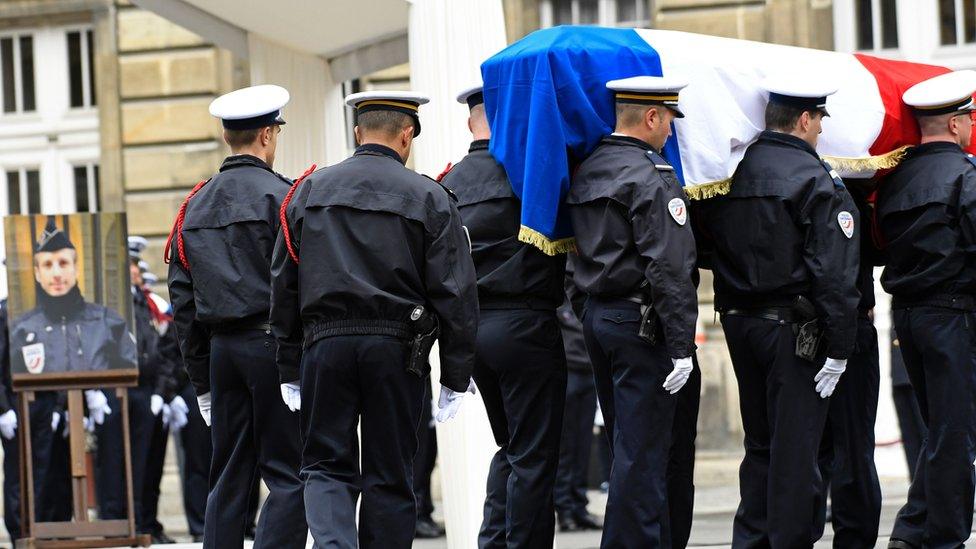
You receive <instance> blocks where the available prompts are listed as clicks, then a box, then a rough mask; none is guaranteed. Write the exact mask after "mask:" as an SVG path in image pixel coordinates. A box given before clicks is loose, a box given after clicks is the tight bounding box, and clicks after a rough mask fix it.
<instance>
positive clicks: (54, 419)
mask: <svg viewBox="0 0 976 549" xmlns="http://www.w3.org/2000/svg"><path fill="white" fill-rule="evenodd" d="M58 425H61V414H59V413H57V412H54V413H53V414H51V430H52V431H57V430H58Z"/></svg>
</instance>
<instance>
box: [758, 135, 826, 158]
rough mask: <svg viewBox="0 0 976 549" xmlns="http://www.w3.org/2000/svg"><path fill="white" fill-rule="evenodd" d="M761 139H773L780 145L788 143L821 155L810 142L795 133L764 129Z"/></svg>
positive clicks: (814, 154)
mask: <svg viewBox="0 0 976 549" xmlns="http://www.w3.org/2000/svg"><path fill="white" fill-rule="evenodd" d="M759 140H762V141H772V142H773V143H778V144H780V145H786V146H788V147H794V148H797V149H801V150H803V151H806V152H808V153H810V154H812V155H813V156H815V157H817V158H820V155H819V154H817V150H816V149H814V148H813V147H811V146H810V144H809V143H807V142H806V141H804V140H802V139H800V138H799V137H797V136H795V135H790V134H788V133H783V132H777V131H773V130H763V132H762V133H761V134H759Z"/></svg>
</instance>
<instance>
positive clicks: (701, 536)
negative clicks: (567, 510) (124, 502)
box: [164, 478, 976, 549]
mask: <svg viewBox="0 0 976 549" xmlns="http://www.w3.org/2000/svg"><path fill="white" fill-rule="evenodd" d="M907 488H908V486H907V482H906V481H905V480H903V479H897V478H887V479H884V482H883V486H882V491H883V493H884V510H883V512H882V518H881V533H882V536H881V537H880V539H879V540H878V545H877V547H879V548H884V547H885V546H886V544H887V541H888V538H887V534H888V532H890V531H891V525H892V522H893V521H894V517H895V513H896V511H897V510H898V508H899V507H900V506H901V504H902V502H903V501H904V498H905V493H906V490H907ZM591 501H592V510H593V511H594V512H597V513H598V514H601V515H602V506H603V504H604V502H605V496H603V495H602V494H600V493H599V492H593V493H592V494H591ZM737 502H738V492H737V488H736V487H735V486H734V485H730V484H725V485H719V486H707V487H702V488H699V489H698V492H697V495H696V512H695V524H694V528H693V530H692V535H691V543H690V546H691V547H701V548H711V549H725V548H728V547H729V543H730V540H731V524H732V516H733V514H734V511H735V505H736V504H737ZM166 522H167V524H170V522H169V521H166ZM173 532H174V533H176V530H175V529H173ZM974 539H976V538H974ZM599 545H600V534H599V532H582V533H568V534H559V535H558V536H557V537H556V547H557V548H558V549H595V548H598V547H599ZM309 546H310V547H311V545H309ZM164 547H169V548H172V549H194V548H198V547H200V545H199V544H189V543H187V544H180V545H169V546H164ZM248 547H249V545H248ZM414 547H415V548H416V549H446V547H447V543H446V542H445V541H444V540H443V539H441V540H418V541H417V542H416V543H414ZM830 547H831V533H830V530H829V527H828V530H827V533H826V534H825V535H824V538H823V539H822V540H821V541H820V542H819V543H817V545H816V548H817V549H825V548H830Z"/></svg>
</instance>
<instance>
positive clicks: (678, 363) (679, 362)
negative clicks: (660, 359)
mask: <svg viewBox="0 0 976 549" xmlns="http://www.w3.org/2000/svg"><path fill="white" fill-rule="evenodd" d="M671 363H672V364H674V369H673V370H671V373H670V374H668V378H667V379H665V380H664V390H665V391H667V392H669V393H671V394H672V395H673V394H675V393H677V392H678V391H680V390H681V388H682V387H684V386H685V383H688V378H689V377H691V371H692V370H694V368H695V363H694V362H693V361H692V360H691V357H690V356H689V357H686V358H672V359H671Z"/></svg>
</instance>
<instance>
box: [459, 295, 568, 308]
mask: <svg viewBox="0 0 976 549" xmlns="http://www.w3.org/2000/svg"><path fill="white" fill-rule="evenodd" d="M558 307H559V304H558V303H555V302H554V301H550V300H548V299H541V298H538V297H519V296H514V297H505V296H501V297H494V296H479V297H478V308H480V309H483V310H493V309H501V310H505V309H531V310H534V311H555V310H556V309H557V308H558Z"/></svg>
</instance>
